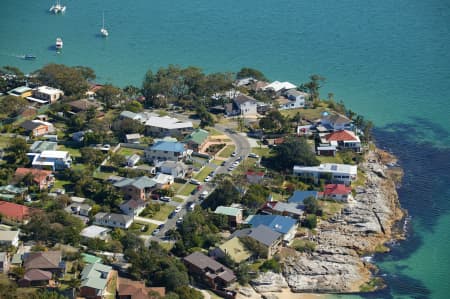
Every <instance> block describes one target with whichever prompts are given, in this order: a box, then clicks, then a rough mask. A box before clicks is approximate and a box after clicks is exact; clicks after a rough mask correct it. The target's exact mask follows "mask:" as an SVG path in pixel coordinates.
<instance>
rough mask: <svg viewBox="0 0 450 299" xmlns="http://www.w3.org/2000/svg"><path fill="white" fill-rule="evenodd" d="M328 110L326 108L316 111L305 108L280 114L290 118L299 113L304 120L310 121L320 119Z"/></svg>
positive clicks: (283, 111) (284, 111)
mask: <svg viewBox="0 0 450 299" xmlns="http://www.w3.org/2000/svg"><path fill="white" fill-rule="evenodd" d="M326 110H328V109H326V108H324V107H317V108H314V109H303V108H298V109H289V110H282V111H280V112H281V114H283V115H284V116H288V117H290V118H291V117H293V116H294V115H296V114H297V112H299V113H300V115H301V116H302V118H304V119H308V120H315V119H318V118H320V117H321V116H322V112H324V111H326Z"/></svg>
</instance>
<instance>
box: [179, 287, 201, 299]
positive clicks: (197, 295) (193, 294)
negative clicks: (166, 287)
mask: <svg viewBox="0 0 450 299" xmlns="http://www.w3.org/2000/svg"><path fill="white" fill-rule="evenodd" d="M175 292H176V293H177V294H178V296H179V298H180V299H203V298H204V297H203V294H202V293H201V292H200V291H198V290H196V289H194V288H191V287H189V286H187V285H183V286H181V287H178V288H176V289H175Z"/></svg>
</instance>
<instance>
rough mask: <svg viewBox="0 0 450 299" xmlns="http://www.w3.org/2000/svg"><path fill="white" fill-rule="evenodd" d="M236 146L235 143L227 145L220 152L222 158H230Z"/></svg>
mask: <svg viewBox="0 0 450 299" xmlns="http://www.w3.org/2000/svg"><path fill="white" fill-rule="evenodd" d="M235 149H236V147H235V146H234V145H227V146H225V148H224V149H223V150H222V151H221V152H220V154H219V157H221V158H228V157H230V156H231V154H232V153H233V152H234V150H235Z"/></svg>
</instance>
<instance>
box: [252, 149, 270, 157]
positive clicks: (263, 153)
mask: <svg viewBox="0 0 450 299" xmlns="http://www.w3.org/2000/svg"><path fill="white" fill-rule="evenodd" d="M252 153H255V154H257V155H259V156H260V157H266V158H269V157H271V156H273V155H274V154H273V152H272V150H271V149H270V148H268V147H261V148H260V147H252Z"/></svg>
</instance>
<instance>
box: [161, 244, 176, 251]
mask: <svg viewBox="0 0 450 299" xmlns="http://www.w3.org/2000/svg"><path fill="white" fill-rule="evenodd" d="M158 244H159V246H161V247H162V248H164V249H165V250H167V251H170V250H171V249H172V247H173V245H175V243H173V242H159V243H158Z"/></svg>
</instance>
